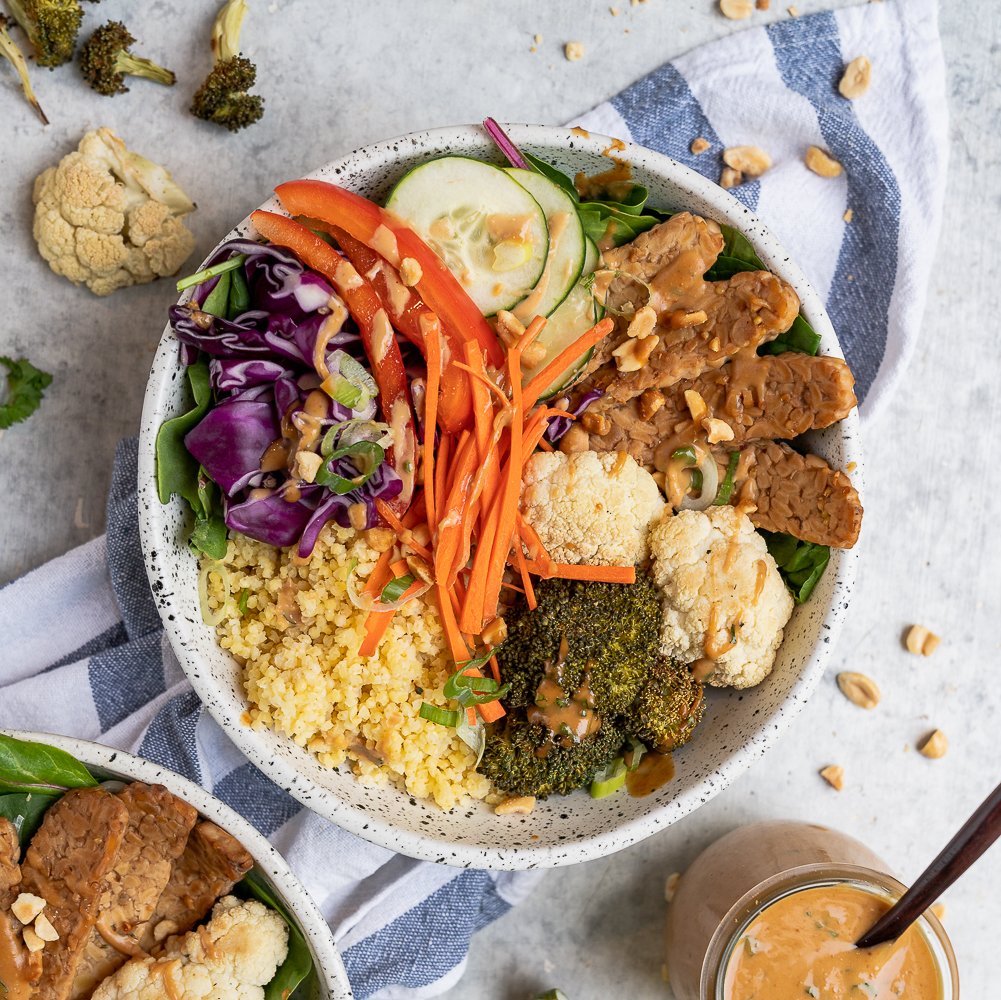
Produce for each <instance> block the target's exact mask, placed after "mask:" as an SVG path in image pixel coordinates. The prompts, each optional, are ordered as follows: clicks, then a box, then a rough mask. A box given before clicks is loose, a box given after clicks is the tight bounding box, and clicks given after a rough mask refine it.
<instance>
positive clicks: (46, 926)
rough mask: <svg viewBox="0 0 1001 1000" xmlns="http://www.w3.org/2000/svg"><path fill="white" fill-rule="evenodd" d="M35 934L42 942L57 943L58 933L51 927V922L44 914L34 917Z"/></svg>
mask: <svg viewBox="0 0 1001 1000" xmlns="http://www.w3.org/2000/svg"><path fill="white" fill-rule="evenodd" d="M35 933H36V934H37V935H38V936H39V937H40V938H41V939H42V940H43V941H58V940H59V932H58V931H57V930H56V929H55V927H53V926H52V921H51V920H49V918H48V917H47V916H46V915H45V914H44V913H39V914H38V916H37V917H35Z"/></svg>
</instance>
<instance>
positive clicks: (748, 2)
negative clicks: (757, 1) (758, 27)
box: [719, 0, 754, 21]
mask: <svg viewBox="0 0 1001 1000" xmlns="http://www.w3.org/2000/svg"><path fill="white" fill-rule="evenodd" d="M719 9H720V13H721V14H722V15H723V16H724V17H728V18H730V20H731V21H743V20H744V18H745V17H750V16H751V13H752V11H753V10H754V3H753V2H752V0H719Z"/></svg>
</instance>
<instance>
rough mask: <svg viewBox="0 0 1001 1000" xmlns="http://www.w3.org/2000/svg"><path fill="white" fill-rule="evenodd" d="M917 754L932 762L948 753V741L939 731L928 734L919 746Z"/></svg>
mask: <svg viewBox="0 0 1001 1000" xmlns="http://www.w3.org/2000/svg"><path fill="white" fill-rule="evenodd" d="M918 752H919V753H921V754H923V755H924V756H925V757H929V758H931V759H932V760H938V758H939V757H944V756H945V755H946V754H947V753H948V752H949V741H948V740H947V739H946V736H945V733H943V732H942V730H941V729H936V730H934V731H933V732H931V733H929V734H928V735H927V736H926V737H925V738H924V739H923V740H922V741H921V742H920V743H919V744H918Z"/></svg>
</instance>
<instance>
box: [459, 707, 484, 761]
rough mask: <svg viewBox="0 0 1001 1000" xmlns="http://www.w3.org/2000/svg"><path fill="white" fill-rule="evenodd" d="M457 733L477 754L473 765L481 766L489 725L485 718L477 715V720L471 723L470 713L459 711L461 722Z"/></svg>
mask: <svg viewBox="0 0 1001 1000" xmlns="http://www.w3.org/2000/svg"><path fill="white" fill-rule="evenodd" d="M455 735H456V736H458V737H459V739H460V740H462V742H463V743H465V744H466V746H467V747H469V749H470V750H472V751H473V753H474V754H475V755H476V763H475V764H474V765H473V767H479V766H480V761H481V760H483V751H484V750H486V748H487V727H486V725H485V723H484V722H483V720H482V719H481V718H480V717H479V716H478V715H477V716H476V722H475V723H474V724H473V725H470V724H469V713H468V712H465V711H463V712H460V713H459V724H458V725H457V726H456V727H455Z"/></svg>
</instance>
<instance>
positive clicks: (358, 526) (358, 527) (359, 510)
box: [348, 503, 368, 531]
mask: <svg viewBox="0 0 1001 1000" xmlns="http://www.w3.org/2000/svg"><path fill="white" fill-rule="evenodd" d="M348 522H349V523H350V525H351V527H352V528H354V529H355V531H364V530H365V529H366V528H367V527H368V507H366V506H365V504H363V503H353V504H351V506H350V507H348Z"/></svg>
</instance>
